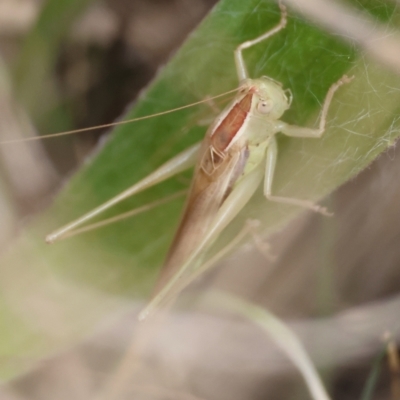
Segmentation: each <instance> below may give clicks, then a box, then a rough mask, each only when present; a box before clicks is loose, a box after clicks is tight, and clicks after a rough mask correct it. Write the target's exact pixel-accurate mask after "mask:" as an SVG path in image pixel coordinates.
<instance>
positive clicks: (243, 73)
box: [235, 1, 287, 81]
mask: <svg viewBox="0 0 400 400" xmlns="http://www.w3.org/2000/svg"><path fill="white" fill-rule="evenodd" d="M279 8H280V9H281V20H280V21H279V23H278V25H276V26H275V27H274V28H272V29H270V30H269V31H268V32H265V33H264V34H262V35H261V36H258V37H257V38H255V39H253V40H248V41H247V42H244V43H242V44H240V45H239V46H238V47H237V48H236V50H235V63H236V71H237V74H238V78H239V81H242V80H243V79H247V78H248V77H249V74H248V72H247V68H246V64H245V62H244V59H243V54H242V52H243V50H245V49H248V48H249V47H252V46H254V45H256V44H258V43H260V42H262V41H264V40H266V39H268V38H270V37H271V36H272V35H275V33H277V32H279V31H280V30H282V29H283V28H284V27H285V26H286V22H287V21H286V17H287V11H286V7H285V6H284V5H283V4H282V2H281V1H279Z"/></svg>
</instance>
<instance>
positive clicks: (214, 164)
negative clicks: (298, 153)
mask: <svg viewBox="0 0 400 400" xmlns="http://www.w3.org/2000/svg"><path fill="white" fill-rule="evenodd" d="M279 6H280V10H281V18H280V22H279V23H278V24H277V25H276V26H275V27H274V28H273V29H270V30H269V31H268V32H266V33H264V34H263V35H261V36H259V37H257V38H255V39H253V40H250V41H247V42H244V43H242V44H240V45H239V46H238V47H237V49H236V50H235V52H234V58H235V64H236V70H237V75H238V78H239V82H240V83H239V88H238V90H237V93H236V95H235V98H234V99H233V101H231V103H230V104H229V105H228V106H227V107H226V108H225V109H224V110H223V111H222V113H221V114H220V115H219V116H218V117H217V118H216V119H215V121H214V122H213V123H212V124H211V126H210V127H209V129H208V130H207V133H206V135H205V138H204V139H203V141H202V143H198V144H196V145H194V146H192V147H190V148H189V149H187V150H185V151H183V152H182V153H180V154H178V155H177V156H175V157H173V158H172V159H170V160H169V161H168V162H166V163H165V164H163V165H162V166H161V167H159V168H158V169H157V170H155V171H154V172H153V173H151V174H150V175H148V176H147V177H146V178H144V179H143V180H141V181H140V182H138V183H136V184H135V185H133V186H132V187H131V188H129V189H127V190H126V191H124V192H123V193H121V194H120V195H118V196H116V197H114V198H113V199H111V200H109V201H107V202H106V203H104V204H103V205H101V206H99V207H97V208H95V209H94V210H92V211H91V212H89V213H87V214H86V215H84V216H82V217H80V218H79V219H77V220H75V221H73V222H71V223H69V224H68V225H66V226H64V227H62V228H60V229H58V230H57V231H55V232H54V233H52V234H50V235H48V237H47V238H46V240H47V242H49V243H52V242H54V241H56V240H58V239H61V238H62V237H66V236H70V235H71V234H73V233H74V232H78V231H79V230H80V229H77V228H78V227H79V226H81V225H82V224H83V223H85V222H87V221H88V220H90V219H91V218H93V217H94V216H96V215H98V214H100V213H101V212H103V211H104V210H106V209H108V208H109V207H111V206H113V205H115V204H116V203H118V202H120V201H121V200H123V199H125V198H127V197H128V196H132V195H134V194H136V193H138V192H140V191H143V190H145V189H147V188H149V187H151V186H153V185H156V184H158V183H160V182H162V181H164V180H166V179H168V178H170V177H172V176H173V175H176V174H178V173H180V172H182V171H184V170H186V169H188V168H190V167H193V166H194V176H193V180H192V184H191V187H190V191H189V194H188V197H187V201H186V206H185V209H184V211H183V215H182V217H181V222H180V225H179V227H178V229H177V232H176V234H175V238H174V239H173V242H172V245H171V247H170V250H169V252H168V255H167V257H166V260H165V263H164V266H163V268H162V270H161V274H160V277H159V280H158V282H157V285H156V289H155V292H154V297H153V299H152V300H151V301H150V303H149V304H148V306H147V307H146V308H145V310H143V312H142V313H141V315H140V319H144V318H145V317H147V316H148V315H150V314H151V313H152V312H153V311H154V310H155V309H156V308H157V307H158V306H159V305H160V304H161V303H162V302H164V301H165V300H166V299H168V298H170V297H171V295H175V294H176V293H177V292H178V291H179V290H180V289H181V288H182V287H183V286H184V279H183V278H184V277H185V276H186V275H187V274H189V273H190V272H191V271H192V272H193V269H194V268H195V267H196V266H198V264H199V263H200V262H201V257H202V255H203V254H204V253H205V252H206V251H207V250H208V249H209V248H210V246H211V244H212V243H213V242H214V240H215V239H216V238H217V237H218V236H219V235H220V233H221V232H222V231H223V230H224V229H225V228H226V227H227V225H228V224H229V223H230V222H231V221H232V220H233V219H234V218H235V217H236V215H237V214H238V213H239V211H240V210H241V209H242V208H243V207H244V206H245V205H246V203H247V202H248V201H249V200H250V198H251V197H252V196H253V194H254V192H255V191H256V189H257V188H258V187H259V185H260V184H261V182H262V180H264V195H265V197H266V198H267V199H268V200H270V201H274V202H279V203H286V204H292V205H294V206H300V207H304V208H307V209H310V210H312V211H315V212H319V213H322V214H328V212H327V210H326V209H325V208H324V207H321V206H319V205H317V204H314V203H312V202H310V201H307V200H300V199H296V198H288V197H280V196H275V195H274V194H272V184H273V178H274V172H275V165H276V161H277V154H278V148H277V142H276V138H275V135H276V134H277V133H282V134H284V135H287V136H290V137H299V138H319V137H321V135H322V134H323V133H324V131H325V124H326V117H327V114H328V109H329V106H330V103H331V100H332V98H333V95H334V93H335V92H336V90H337V89H338V88H339V87H340V86H341V85H343V84H344V83H348V82H350V80H351V79H352V78H349V77H347V76H346V75H344V76H343V77H342V78H340V79H339V80H338V81H337V82H336V83H334V84H333V85H332V86H331V87H330V89H329V90H328V92H327V95H326V97H325V101H324V103H323V106H322V111H321V116H320V121H319V127H318V128H316V129H313V128H307V127H300V126H295V125H289V124H287V123H285V122H283V121H281V120H280V118H281V116H282V115H283V113H284V112H285V111H286V110H287V109H289V107H290V105H291V101H292V95H291V93H290V91H289V90H284V89H283V87H282V84H281V83H279V82H277V81H275V80H273V79H271V78H269V77H266V76H263V77H261V78H259V79H250V78H249V75H248V72H247V69H246V64H245V61H244V58H243V51H244V50H245V49H248V48H250V47H252V46H254V45H256V44H259V43H261V42H263V41H264V40H266V39H268V38H270V37H271V36H272V35H274V34H276V33H277V32H279V31H280V30H282V29H283V28H284V27H285V26H286V22H287V12H286V7H285V6H284V5H283V4H282V3H280V4H279Z"/></svg>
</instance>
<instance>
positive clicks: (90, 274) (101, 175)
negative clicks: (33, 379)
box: [0, 0, 400, 377]
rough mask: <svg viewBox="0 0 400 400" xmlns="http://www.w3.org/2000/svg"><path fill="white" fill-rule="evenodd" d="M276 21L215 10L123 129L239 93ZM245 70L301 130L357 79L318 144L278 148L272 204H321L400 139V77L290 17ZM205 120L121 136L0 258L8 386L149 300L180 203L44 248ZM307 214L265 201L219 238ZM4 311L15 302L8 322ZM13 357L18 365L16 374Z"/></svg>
mask: <svg viewBox="0 0 400 400" xmlns="http://www.w3.org/2000/svg"><path fill="white" fill-rule="evenodd" d="M278 20H279V9H278V7H277V5H276V4H274V3H272V2H268V1H260V0H247V1H243V0H223V1H221V2H220V3H218V5H217V6H216V7H215V8H214V10H213V12H212V13H211V14H210V16H209V17H208V18H207V19H205V20H204V22H203V23H202V24H201V25H200V26H199V28H198V29H197V30H196V31H195V32H194V33H193V34H192V35H191V36H190V37H189V39H188V40H187V42H186V43H185V44H184V46H183V47H182V48H181V50H180V51H179V52H178V53H177V54H176V55H175V56H174V57H173V59H172V60H171V61H170V62H169V63H168V65H167V66H166V67H165V68H164V69H162V70H161V72H160V73H159V75H158V76H157V78H156V79H155V80H154V82H153V83H152V84H151V86H150V87H149V88H148V89H147V90H146V91H145V92H144V93H143V94H142V96H141V97H140V99H139V100H138V101H137V103H136V104H135V107H134V108H133V109H132V110H130V111H129V112H128V114H127V116H126V118H133V117H136V116H143V115H148V114H152V113H156V112H159V111H164V110H167V109H171V108H175V107H179V106H182V105H185V104H187V103H190V102H193V101H198V100H200V99H203V98H206V96H212V95H215V94H219V93H222V92H224V91H227V90H230V89H233V88H235V87H236V86H237V78H236V72H235V67H234V63H233V50H234V49H235V47H236V46H237V45H238V44H239V43H241V42H243V41H245V40H247V39H251V38H253V37H255V36H257V35H259V34H261V33H262V32H264V31H265V30H267V29H269V28H270V27H272V26H273V25H274V24H276V23H277V22H278ZM245 59H246V61H247V62H248V65H249V72H250V75H251V76H252V77H258V76H261V75H268V76H270V77H272V78H274V79H276V80H278V81H280V82H282V83H283V85H284V87H287V88H290V89H291V90H292V92H293V95H294V101H293V104H292V107H291V109H290V110H289V111H288V112H287V113H286V114H285V115H284V117H283V118H282V119H283V120H284V121H286V122H289V123H292V124H297V125H304V126H315V123H316V121H317V119H318V114H319V112H320V108H321V104H322V102H323V99H324V96H325V94H326V92H327V90H328V89H329V87H330V85H331V84H332V83H333V82H335V81H337V80H338V79H339V78H340V77H341V76H342V75H343V74H344V73H346V74H348V75H354V76H355V78H354V81H353V82H352V83H351V84H349V85H346V86H344V87H342V88H341V89H340V90H339V91H338V93H337V94H336V95H335V97H334V100H333V104H332V107H331V108H330V110H329V115H328V124H327V126H328V127H327V131H326V134H325V135H324V136H323V138H322V139H320V140H313V139H304V140H303V139H289V138H286V137H283V136H279V140H278V141H279V160H278V165H277V174H276V180H275V182H274V192H275V193H277V194H279V195H284V196H293V197H298V198H305V199H311V200H316V201H317V200H319V199H321V198H323V197H325V196H327V195H328V194H329V193H331V192H332V191H334V190H335V189H336V188H337V187H339V186H340V185H341V184H343V183H344V182H346V181H347V180H349V179H351V178H352V177H354V176H355V175H356V174H357V173H359V172H360V171H361V170H362V169H364V168H365V167H366V166H368V164H369V163H371V161H372V160H373V159H374V158H375V157H377V156H378V155H379V154H380V153H381V152H382V151H383V150H385V149H386V148H387V147H388V146H390V145H392V144H393V143H394V142H395V140H396V138H397V137H398V135H399V133H400V130H399V124H400V122H399V117H398V116H399V112H400V106H399V104H400V91H399V89H398V88H399V78H398V76H396V75H394V74H393V73H392V72H390V71H389V70H387V69H386V68H385V67H384V66H382V65H380V64H379V63H377V62H375V61H374V60H372V59H370V58H367V57H366V56H365V55H364V54H363V53H362V52H361V51H360V50H359V49H357V48H356V47H354V46H351V45H349V44H348V43H346V42H345V41H344V40H342V39H341V38H340V37H338V36H332V35H330V34H328V33H326V32H324V31H322V30H320V29H319V28H317V27H316V26H314V25H313V24H311V23H308V22H306V21H304V20H303V19H302V18H300V17H299V16H297V15H294V14H293V12H291V11H290V10H289V20H288V26H287V28H286V29H285V30H284V31H282V32H280V33H279V34H277V35H276V36H274V37H273V38H271V39H270V40H269V41H267V42H266V43H262V44H260V45H258V46H256V47H254V48H252V49H249V50H247V51H246V53H245ZM206 110H207V106H204V107H203V108H200V110H199V108H192V109H186V110H183V111H180V112H176V113H173V114H169V115H165V116H163V117H159V118H154V119H151V120H146V121H141V122H137V123H135V124H132V125H123V126H120V127H118V128H116V129H115V130H114V132H113V134H112V135H111V136H110V137H109V139H108V140H107V142H106V143H105V144H104V146H102V148H101V149H99V151H98V152H97V154H96V155H95V156H94V157H93V158H92V159H91V160H90V161H89V162H88V163H87V164H86V165H85V166H84V167H83V168H82V169H81V170H80V171H79V172H78V173H77V174H76V175H75V176H74V177H73V178H72V179H71V180H70V182H69V183H68V184H67V185H66V186H65V187H64V189H63V190H62V191H61V193H60V194H59V196H58V197H57V199H56V200H55V202H54V205H53V206H52V207H51V208H50V209H49V210H48V211H46V212H45V213H43V215H41V216H40V217H38V218H37V219H36V221H34V222H33V223H32V225H31V227H30V228H29V229H27V230H26V232H24V233H23V234H22V235H21V237H20V239H19V240H18V241H17V242H16V243H15V246H14V247H13V248H12V249H11V250H10V251H9V252H8V253H7V254H6V255H5V257H4V258H3V260H2V262H1V264H2V266H3V268H2V275H1V280H2V282H3V292H4V308H5V309H6V311H7V312H6V313H5V317H4V318H3V319H2V321H1V323H2V324H3V326H5V325H7V326H8V324H12V325H13V326H18V329H19V332H20V342H19V344H18V346H15V347H13V348H15V349H17V348H18V349H19V352H20V353H23V354H24V356H25V358H23V357H21V354H19V353H18V352H15V353H13V352H11V353H12V354H10V357H9V359H8V360H7V361H5V362H3V363H2V366H1V369H0V374H1V376H2V377H6V376H12V375H13V374H15V373H17V372H18V371H20V370H22V369H23V368H25V367H27V366H29V365H30V364H31V363H32V362H34V361H35V360H36V359H37V358H38V357H39V356H44V355H45V354H48V353H49V352H52V351H55V350H57V349H60V348H61V347H62V346H65V345H66V344H67V343H71V342H73V341H74V340H77V338H80V337H82V335H83V334H84V333H86V332H88V331H90V330H91V329H92V326H93V324H95V323H97V322H98V321H100V320H101V318H103V317H105V316H107V315H108V314H109V313H110V312H111V311H112V310H116V309H120V307H121V306H122V305H123V304H125V301H126V300H127V299H138V298H140V299H143V298H144V297H143V296H147V295H148V294H149V291H150V289H151V286H152V284H153V282H154V279H155V276H156V274H157V272H158V269H159V268H160V266H161V264H162V261H163V258H164V257H165V254H166V251H167V249H168V246H169V243H170V242H171V239H172V235H173V233H174V230H175V229H176V227H177V224H178V221H179V214H180V211H181V208H182V204H183V201H179V200H177V201H171V202H170V203H169V204H167V205H164V206H162V207H159V208H157V209H155V210H152V211H151V212H148V213H145V214H142V215H140V216H138V217H135V218H134V219H131V220H126V221H124V222H121V223H118V224H115V225H113V226H110V227H107V228H104V229H99V230H97V231H95V232H91V233H88V234H85V235H82V236H79V237H75V238H72V239H68V240H66V241H65V242H62V243H59V244H55V245H53V246H51V247H49V246H46V245H44V244H43V238H44V236H45V235H46V234H47V233H49V232H50V231H52V230H54V229H55V228H57V227H59V226H61V225H63V224H65V223H67V222H69V221H70V220H72V219H74V218H76V217H78V216H80V215H82V214H83V213H85V212H86V211H88V210H90V209H91V208H93V207H94V206H96V205H99V204H100V203H102V202H103V201H105V200H107V199H108V198H110V197H112V196H114V195H115V194H117V193H118V192H119V191H121V190H123V189H125V188H127V187H128V186H130V185H132V184H133V183H135V182H137V181H138V180H139V179H141V178H143V177H145V176H146V175H147V174H148V173H150V172H151V171H153V170H154V169H155V168H156V167H157V166H159V165H161V164H162V163H163V162H164V161H166V160H168V159H169V158H170V157H171V156H173V155H174V154H176V153H177V152H179V151H180V150H182V149H184V148H186V147H187V146H189V145H190V144H192V143H194V142H196V141H198V140H200V139H201V137H202V136H203V135H204V131H205V129H204V128H202V127H200V126H197V125H196V121H197V120H199V119H200V115H201V114H203V113H204V111H206ZM188 176H189V175H187V174H186V175H183V177H182V176H181V177H177V178H175V179H171V180H169V181H167V182H165V183H163V184H161V185H159V186H157V187H155V188H152V189H151V190H148V191H146V192H144V193H142V194H140V195H139V196H137V197H136V198H134V199H132V200H129V201H126V202H125V203H124V204H122V205H121V206H119V207H116V208H115V209H114V210H113V211H112V213H107V215H110V214H118V213H119V212H121V211H124V210H127V209H130V208H132V207H135V206H139V205H142V204H145V203H147V202H149V201H153V200H155V199H160V198H162V197H165V196H167V195H168V194H171V193H174V192H176V191H177V190H180V189H182V188H184V187H187V186H188V183H186V182H185V181H186V180H187V177H188ZM301 212H304V211H303V210H300V209H298V208H296V207H290V206H285V205H280V204H272V203H268V202H266V200H265V199H264V198H263V197H262V195H261V192H260V193H258V194H257V195H256V196H255V198H254V199H253V200H252V201H251V203H250V204H249V205H248V206H247V207H246V209H245V210H244V211H243V213H242V214H241V216H240V217H239V218H238V219H237V221H235V222H234V223H233V224H232V225H231V226H230V227H229V228H228V229H227V236H233V235H234V234H235V233H236V232H237V231H238V230H239V229H240V228H241V226H242V225H243V222H244V220H245V219H246V218H248V217H252V218H257V219H259V220H261V221H262V222H263V226H264V230H265V231H266V232H274V231H277V230H278V229H280V228H281V227H282V226H283V225H284V224H286V223H287V222H288V221H289V220H290V219H292V218H293V217H294V216H296V215H298V214H299V213H301ZM224 240H227V238H225V239H224ZM31 299H36V300H37V299H39V300H40V301H42V302H45V303H46V304H47V305H48V309H47V311H48V313H46V312H44V311H43V310H41V309H40V307H35V303H34V302H32V301H31ZM40 301H39V304H40ZM7 304H18V307H17V309H16V310H14V309H13V310H12V312H11V313H12V314H13V315H12V316H11V317H10V316H9V315H8V314H9V313H10V311H9V309H8V307H7ZM0 317H1V315H0ZM1 318H2V317H1ZM52 318H53V319H54V318H55V322H54V323H53V319H52ZM15 320H17V321H15ZM4 340H5V342H4V343H3V347H6V341H7V339H4ZM16 357H18V359H19V360H20V359H21V358H22V359H23V362H20V363H17V367H16V366H15V365H16V364H15V363H16V361H15V360H16ZM11 366H12V368H11Z"/></svg>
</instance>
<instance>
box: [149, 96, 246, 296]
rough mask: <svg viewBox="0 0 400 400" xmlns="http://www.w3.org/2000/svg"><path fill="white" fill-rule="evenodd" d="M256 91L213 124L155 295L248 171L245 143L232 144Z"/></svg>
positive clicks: (202, 150)
mask: <svg viewBox="0 0 400 400" xmlns="http://www.w3.org/2000/svg"><path fill="white" fill-rule="evenodd" d="M252 96H253V94H252V92H248V93H245V94H244V95H243V96H241V97H240V98H239V99H237V100H235V101H234V102H233V104H232V105H231V106H229V108H228V110H229V112H228V113H227V114H226V115H225V117H224V119H223V120H221V121H220V122H219V125H218V126H216V127H215V128H214V127H211V128H210V129H209V131H208V132H207V134H206V137H205V139H204V141H203V145H202V149H201V151H200V157H199V160H198V162H197V166H196V168H195V173H194V178H193V182H192V186H191V189H190V192H189V196H188V199H187V202H186V207H185V211H184V213H183V216H182V219H181V222H180V225H179V227H178V230H177V232H176V234H175V238H174V240H173V242H172V245H171V248H170V250H169V253H168V255H167V258H166V261H165V263H164V266H163V268H162V270H161V273H160V277H159V279H158V281H157V284H156V287H155V294H157V293H158V292H159V290H160V289H161V288H162V287H163V286H164V284H165V283H166V282H168V281H169V280H170V279H171V277H172V276H173V275H174V274H175V272H176V271H177V270H179V269H180V267H181V266H182V265H183V264H184V263H185V261H186V260H187V259H188V258H189V257H190V255H191V254H192V252H193V251H194V250H195V249H196V248H197V247H198V245H199V244H200V242H201V241H202V239H203V238H204V236H205V234H206V233H207V231H208V230H209V227H210V224H211V223H212V222H213V220H214V218H215V215H216V213H217V211H218V209H219V208H220V206H221V204H222V203H223V201H224V200H225V199H226V198H227V196H228V195H229V193H230V191H231V190H232V187H233V185H234V184H235V182H236V180H237V179H238V178H239V176H240V175H241V173H242V172H243V170H244V166H245V163H246V160H247V157H248V150H247V146H246V144H245V143H240V142H237V143H236V144H234V143H232V140H233V139H234V138H235V137H236V135H237V134H238V132H239V130H240V129H241V127H242V126H243V124H244V121H245V120H246V117H247V115H248V112H249V110H250V108H251V103H252Z"/></svg>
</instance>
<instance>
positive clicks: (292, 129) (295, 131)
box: [279, 75, 354, 138]
mask: <svg viewBox="0 0 400 400" xmlns="http://www.w3.org/2000/svg"><path fill="white" fill-rule="evenodd" d="M353 78H354V77H353V76H351V77H348V76H347V75H343V76H342V77H341V78H340V79H339V80H338V81H337V82H335V83H334V84H333V85H332V86H331V87H330V88H329V90H328V93H327V94H326V96H325V100H324V104H323V106H322V111H321V117H320V119H319V127H318V128H317V129H314V128H307V127H302V126H297V125H288V124H285V123H284V122H282V123H281V124H282V125H280V127H279V128H280V129H279V130H280V132H282V133H283V134H284V135H286V136H291V137H301V138H320V137H321V136H322V134H323V133H324V132H325V125H326V116H327V114H328V110H329V106H330V105H331V101H332V98H333V95H334V94H335V92H336V90H338V89H339V88H340V86H342V85H344V84H345V83H349V82H351V81H352V80H353Z"/></svg>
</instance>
